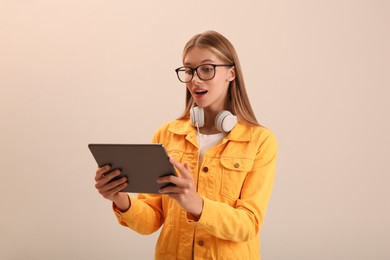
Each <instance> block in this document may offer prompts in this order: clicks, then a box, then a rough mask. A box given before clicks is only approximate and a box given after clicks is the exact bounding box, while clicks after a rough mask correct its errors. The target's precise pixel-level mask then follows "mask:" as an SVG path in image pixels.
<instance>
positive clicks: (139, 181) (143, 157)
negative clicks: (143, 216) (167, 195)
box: [88, 144, 177, 194]
mask: <svg viewBox="0 0 390 260" xmlns="http://www.w3.org/2000/svg"><path fill="white" fill-rule="evenodd" d="M88 147H89V149H90V151H91V153H92V155H93V156H94V158H95V160H96V162H97V164H98V165H99V167H101V166H104V165H107V164H109V165H111V170H115V169H121V170H122V174H121V176H127V178H128V186H127V187H126V188H125V189H123V190H122V192H132V193H154V194H158V193H159V192H158V190H159V189H160V188H162V187H165V186H166V185H169V184H159V183H157V182H156V180H157V178H159V177H161V176H166V175H172V174H173V175H176V176H177V174H176V172H175V169H174V167H173V166H172V164H171V163H170V162H169V158H168V155H167V153H166V151H165V148H164V146H163V145H162V144H89V145H88ZM171 185H172V184H171Z"/></svg>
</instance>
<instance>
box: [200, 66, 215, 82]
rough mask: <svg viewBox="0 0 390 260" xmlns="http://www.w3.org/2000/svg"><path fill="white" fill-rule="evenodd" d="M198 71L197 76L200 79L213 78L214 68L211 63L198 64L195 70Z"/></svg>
mask: <svg viewBox="0 0 390 260" xmlns="http://www.w3.org/2000/svg"><path fill="white" fill-rule="evenodd" d="M196 73H198V77H199V78H200V79H202V80H210V79H212V78H214V76H215V68H214V66H213V65H208V64H205V65H201V66H199V68H198V70H197V71H196Z"/></svg>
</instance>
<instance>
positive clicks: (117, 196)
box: [95, 165, 130, 211]
mask: <svg viewBox="0 0 390 260" xmlns="http://www.w3.org/2000/svg"><path fill="white" fill-rule="evenodd" d="M110 169H111V168H110V166H109V165H105V166H103V167H101V168H98V169H97V171H96V175H95V182H96V183H95V188H96V189H97V190H98V192H99V193H100V194H101V195H102V196H103V197H104V198H106V199H108V200H111V201H112V202H114V203H115V205H116V206H117V207H118V208H119V209H120V210H121V211H126V210H128V209H129V208H130V199H129V197H128V195H127V193H125V192H120V191H121V190H122V189H124V188H125V187H126V186H127V178H126V177H121V178H120V179H118V180H114V181H112V182H111V180H112V179H114V178H115V177H118V176H119V175H120V174H121V172H120V170H114V171H112V172H110V173H108V172H109V171H110Z"/></svg>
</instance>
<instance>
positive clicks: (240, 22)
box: [0, 0, 390, 260]
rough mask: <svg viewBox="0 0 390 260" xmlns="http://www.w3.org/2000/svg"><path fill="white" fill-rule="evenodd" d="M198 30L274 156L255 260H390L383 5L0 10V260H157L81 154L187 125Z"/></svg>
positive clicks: (5, 4)
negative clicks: (191, 53) (229, 57)
mask: <svg viewBox="0 0 390 260" xmlns="http://www.w3.org/2000/svg"><path fill="white" fill-rule="evenodd" d="M208 29H214V30H217V31H219V32H221V33H222V34H224V35H226V36H227V37H228V38H229V39H230V40H231V41H232V42H233V44H234V45H235V46H236V49H237V52H238V54H239V56H240V59H241V63H242V66H243V70H244V73H245V77H246V83H247V88H248V92H249V95H250V99H251V102H252V105H253V107H254V109H255V111H256V114H257V116H258V118H259V120H260V121H261V123H262V124H264V125H266V126H268V127H269V128H271V129H272V130H273V131H274V132H275V134H276V136H277V138H278V141H279V147H280V153H279V157H278V166H277V175H276V182H275V188H274V192H273V195H272V198H271V202H270V206H269V211H268V214H267V218H266V221H265V225H264V227H263V229H262V230H261V235H262V257H263V259H299V260H302V259H316V260H321V259H376V260H378V259H390V251H389V249H388V248H389V247H388V244H389V242H390V235H389V234H390V224H389V219H390V214H389V212H390V210H389V205H390V203H389V197H390V196H389V195H390V192H389V183H390V177H389V176H390V167H389V161H390V160H389V159H390V156H389V154H390V153H389V151H388V150H389V146H390V138H389V135H388V134H389V132H390V116H389V111H390V94H389V92H390V91H389V87H390V80H389V75H390V62H389V61H390V48H389V46H390V35H389V34H390V3H389V1H385V0H383V1H380V0H366V1H359V0H358V1H352V0H350V1H347V0H338V1H336V0H334V1H333V0H331V1H309V0H307V1H226V0H224V1H210V0H207V1H206V0H201V1H179V0H168V1H150V0H148V1H145V0H143V1H123V0H115V1H103V0H81V1H79V0H77V1H75V0H67V1H65V0H57V1H52V0H36V1H34V0H8V1H7V0H0V123H1V128H0V129H1V130H0V131H1V132H0V133H1V134H0V169H1V181H0V192H1V196H0V203H1V204H0V207H1V215H0V258H1V259H114V258H115V259H152V258H153V252H154V245H155V240H156V238H157V235H158V234H155V235H152V236H141V235H138V234H136V233H134V232H132V231H131V230H128V229H125V228H122V227H121V226H119V225H118V224H117V222H116V219H115V217H114V215H113V213H112V212H111V209H110V207H111V204H110V203H109V202H108V201H106V200H104V199H102V198H101V197H100V196H99V195H98V193H97V192H96V191H95V189H94V180H93V177H94V172H95V168H96V167H95V163H94V161H93V158H92V156H91V155H90V153H89V150H88V149H87V144H88V143H90V142H114V143H145V142H149V140H150V138H151V136H152V134H153V131H154V130H155V129H156V128H157V127H159V126H160V125H161V124H162V123H164V122H166V121H168V120H171V119H174V118H175V117H177V116H178V115H179V114H181V112H182V110H183V108H184V87H183V85H182V84H180V83H179V82H178V80H177V79H176V75H175V73H174V69H175V68H176V67H178V66H180V65H181V51H182V48H183V46H184V44H185V42H186V41H187V40H188V39H189V38H190V37H191V36H192V35H193V34H195V33H198V32H202V31H205V30H208Z"/></svg>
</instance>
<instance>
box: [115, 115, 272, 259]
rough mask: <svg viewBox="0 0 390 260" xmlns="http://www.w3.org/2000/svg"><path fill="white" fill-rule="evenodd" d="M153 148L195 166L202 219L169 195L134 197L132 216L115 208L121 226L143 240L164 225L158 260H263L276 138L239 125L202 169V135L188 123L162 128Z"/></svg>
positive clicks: (257, 128) (209, 154)
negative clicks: (262, 237) (261, 232)
mask: <svg viewBox="0 0 390 260" xmlns="http://www.w3.org/2000/svg"><path fill="white" fill-rule="evenodd" d="M152 142H154V143H162V144H164V146H165V148H166V150H167V152H168V154H169V156H172V157H174V158H175V159H176V160H177V161H179V162H181V163H182V164H183V163H184V162H187V163H188V164H189V165H190V167H191V169H192V173H193V177H194V181H195V184H196V185H197V187H198V194H199V195H200V196H202V198H203V201H204V206H203V212H202V215H201V217H200V219H199V220H198V221H194V220H192V219H191V217H190V216H189V215H187V213H186V212H185V211H184V210H183V209H182V208H181V207H180V206H179V204H177V203H176V201H175V200H173V199H170V198H169V197H168V196H166V195H158V194H139V195H138V197H137V198H134V197H131V196H130V199H131V207H130V209H129V210H128V211H127V212H120V211H119V210H118V209H117V208H116V207H114V212H115V215H116V216H117V218H118V221H119V223H120V224H121V225H123V226H127V227H129V228H131V229H133V230H135V231H136V232H139V233H141V234H150V233H153V232H155V231H157V230H158V229H159V228H160V227H161V226H162V225H163V227H162V230H161V233H160V237H159V239H158V242H157V245H156V252H155V259H224V260H225V259H235V260H236V259H240V260H244V259H260V238H259V235H258V234H259V230H260V227H261V225H262V223H263V221H264V216H265V213H266V209H267V204H268V201H269V198H270V195H271V191H272V186H273V181H274V173H275V162H276V154H277V143H276V139H275V137H274V135H273V134H272V132H271V131H270V130H268V129H266V128H264V127H260V126H249V125H244V124H241V123H238V124H237V125H236V126H235V127H234V128H233V130H232V131H231V132H230V133H229V134H228V135H227V136H226V137H224V138H223V140H222V141H221V143H220V144H217V145H216V146H215V147H213V148H210V149H208V150H207V151H206V153H205V156H204V160H203V163H202V165H200V167H198V144H197V133H196V129H195V128H194V127H192V126H191V125H190V122H189V120H175V121H173V122H170V123H167V124H165V125H163V126H162V127H161V128H160V129H158V130H157V131H156V133H155V135H154V137H153V140H152ZM151 163H152V162H151ZM198 169H199V171H198Z"/></svg>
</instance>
